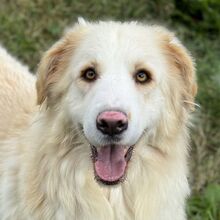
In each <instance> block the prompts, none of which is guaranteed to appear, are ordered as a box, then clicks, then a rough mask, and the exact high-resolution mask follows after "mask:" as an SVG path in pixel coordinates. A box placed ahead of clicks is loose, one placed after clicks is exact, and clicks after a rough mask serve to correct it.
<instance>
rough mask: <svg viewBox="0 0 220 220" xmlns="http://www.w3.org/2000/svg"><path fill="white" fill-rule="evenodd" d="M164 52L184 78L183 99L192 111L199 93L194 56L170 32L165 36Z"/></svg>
mask: <svg viewBox="0 0 220 220" xmlns="http://www.w3.org/2000/svg"><path fill="white" fill-rule="evenodd" d="M162 42H163V46H162V47H163V49H164V53H165V54H166V55H167V56H168V59H169V62H170V63H171V65H173V67H174V68H173V70H174V69H176V71H174V72H177V71H178V72H179V73H180V74H181V77H182V80H183V82H184V83H183V99H184V100H186V101H187V102H185V105H186V106H187V108H188V109H189V110H190V111H193V110H194V106H195V105H193V104H190V103H194V98H195V96H196V94H197V83H196V75H195V65H194V62H193V58H192V57H191V55H190V53H189V52H188V51H187V49H186V48H185V47H184V46H183V45H182V44H181V43H180V42H179V41H178V40H177V39H176V38H175V37H174V36H173V35H172V34H170V33H165V35H164V36H163V40H162ZM187 103H188V104H187Z"/></svg>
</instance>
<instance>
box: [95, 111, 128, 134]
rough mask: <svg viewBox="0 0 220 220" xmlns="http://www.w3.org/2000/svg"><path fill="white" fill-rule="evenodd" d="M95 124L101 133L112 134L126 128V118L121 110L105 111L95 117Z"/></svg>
mask: <svg viewBox="0 0 220 220" xmlns="http://www.w3.org/2000/svg"><path fill="white" fill-rule="evenodd" d="M96 126H97V129H98V130H100V131H101V132H102V133H103V134H107V135H109V136H114V135H116V134H121V133H122V132H123V131H125V130H126V129H127V127H128V118H127V116H126V115H125V114H124V113H122V112H118V111H105V112H102V113H101V114H99V116H98V117H97V119H96Z"/></svg>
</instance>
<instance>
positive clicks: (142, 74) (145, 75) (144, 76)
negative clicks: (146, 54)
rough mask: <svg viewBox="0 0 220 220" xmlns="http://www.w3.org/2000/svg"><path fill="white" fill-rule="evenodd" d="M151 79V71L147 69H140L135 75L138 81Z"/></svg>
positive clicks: (142, 81) (143, 81) (144, 81)
mask: <svg viewBox="0 0 220 220" xmlns="http://www.w3.org/2000/svg"><path fill="white" fill-rule="evenodd" d="M150 79H151V77H150V73H149V72H148V71H147V70H139V71H137V73H136V75H135V80H136V82H138V83H146V82H148V81H149V80H150Z"/></svg>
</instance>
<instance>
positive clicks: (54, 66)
mask: <svg viewBox="0 0 220 220" xmlns="http://www.w3.org/2000/svg"><path fill="white" fill-rule="evenodd" d="M82 29H83V28H81V26H80V25H75V26H74V27H73V28H71V29H69V30H68V32H66V33H65V34H64V37H63V38H61V40H59V41H58V42H57V43H55V44H54V45H53V46H52V47H51V48H50V49H49V50H48V51H47V52H46V53H45V54H44V56H43V58H42V59H41V62H40V64H39V68H38V71H37V82H36V88H37V104H39V105H41V104H42V103H43V102H46V103H47V106H49V105H50V103H53V102H54V101H56V99H57V98H58V97H60V96H62V94H61V93H62V92H61V91H62V89H61V88H60V87H58V82H59V81H60V80H61V79H62V78H63V76H64V74H65V71H66V70H67V67H68V64H69V63H70V59H71V57H72V55H73V53H74V51H75V48H76V47H77V45H78V44H79V41H80V40H81V37H82V33H83V30H82Z"/></svg>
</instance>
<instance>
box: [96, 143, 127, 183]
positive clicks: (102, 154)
mask: <svg viewBox="0 0 220 220" xmlns="http://www.w3.org/2000/svg"><path fill="white" fill-rule="evenodd" d="M125 153H126V151H125V149H124V147H123V146H111V145H107V146H104V147H101V148H100V150H99V151H98V156H97V158H96V159H97V160H96V162H95V171H96V174H97V175H98V176H99V177H100V178H101V179H102V180H104V181H108V182H113V181H117V180H119V179H120V178H121V177H122V176H123V175H124V173H125V168H126V164H127V162H126V160H125Z"/></svg>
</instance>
